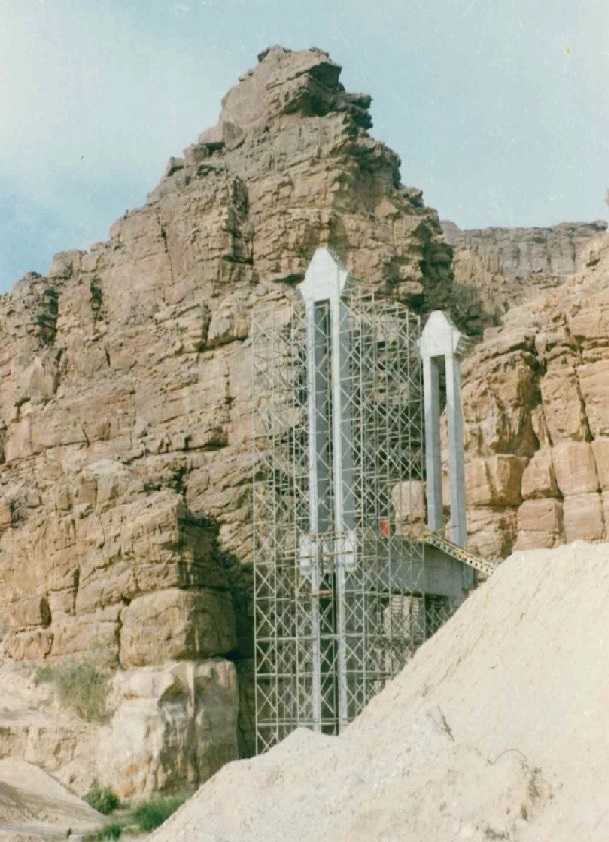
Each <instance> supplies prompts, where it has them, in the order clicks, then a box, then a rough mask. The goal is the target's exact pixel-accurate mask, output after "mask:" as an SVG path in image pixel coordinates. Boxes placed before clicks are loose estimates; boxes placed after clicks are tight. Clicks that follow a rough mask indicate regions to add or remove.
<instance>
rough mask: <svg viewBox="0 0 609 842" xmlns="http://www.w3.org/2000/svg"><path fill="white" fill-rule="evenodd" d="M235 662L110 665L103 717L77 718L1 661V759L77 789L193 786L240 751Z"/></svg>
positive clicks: (24, 672) (145, 791)
mask: <svg viewBox="0 0 609 842" xmlns="http://www.w3.org/2000/svg"><path fill="white" fill-rule="evenodd" d="M238 695H239V691H238V685H237V670H236V667H235V664H234V663H232V662H231V661H228V660H226V659H222V658H215V659H210V660H199V661H179V662H178V661H166V662H165V663H164V664H163V665H162V666H158V667H151V666H148V667H144V668H139V669H127V670H119V671H117V672H116V673H115V674H114V676H113V678H112V679H111V681H110V684H109V687H108V697H107V703H106V711H107V718H106V721H105V722H102V723H100V722H95V721H93V722H85V721H83V720H82V719H80V718H79V717H78V716H77V715H76V714H75V713H74V712H73V711H72V710H71V709H70V708H69V706H68V707H66V706H65V705H64V704H62V703H61V702H60V700H59V698H58V696H57V693H56V690H55V688H54V685H53V684H52V683H50V684H49V683H40V682H37V681H36V680H35V679H34V676H33V674H32V670H31V669H30V668H29V667H28V666H27V665H25V664H15V663H14V662H13V663H10V662H5V663H4V664H3V665H1V666H0V760H1V759H2V758H5V757H19V758H24V759H25V760H27V761H29V762H30V763H35V764H37V765H39V766H43V767H44V768H46V769H47V770H48V771H50V772H51V773H52V774H53V776H54V777H56V778H57V779H59V780H61V781H62V783H64V784H66V785H68V786H69V787H70V788H71V789H73V790H75V791H76V792H78V793H79V794H80V795H83V794H85V793H86V792H87V791H88V789H89V788H90V787H91V786H92V784H93V783H94V782H95V781H97V782H98V783H100V784H101V785H102V786H109V787H111V788H112V789H113V790H114V791H115V792H116V793H117V794H118V795H119V796H120V797H121V798H125V799H127V798H132V797H134V796H142V795H150V794H152V793H155V792H159V791H172V790H180V789H184V788H192V789H195V788H196V787H197V786H198V785H199V784H200V783H202V782H203V781H205V780H207V778H209V777H211V775H213V774H214V772H216V771H217V770H218V769H219V768H220V767H221V766H222V765H223V764H224V763H227V762H228V761H231V760H235V759H236V758H237V757H238V756H239V746H238V739H239V730H238V716H239V698H238Z"/></svg>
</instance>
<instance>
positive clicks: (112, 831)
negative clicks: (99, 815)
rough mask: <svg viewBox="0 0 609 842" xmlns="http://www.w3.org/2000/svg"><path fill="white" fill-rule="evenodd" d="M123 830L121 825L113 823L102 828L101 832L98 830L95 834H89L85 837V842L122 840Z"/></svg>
mask: <svg viewBox="0 0 609 842" xmlns="http://www.w3.org/2000/svg"><path fill="white" fill-rule="evenodd" d="M122 832H123V828H122V827H121V826H120V824H117V823H116V822H113V823H112V824H107V825H106V826H105V827H102V829H101V830H96V831H95V833H88V834H87V835H86V836H85V837H84V842H105V840H106V839H120V838H121V835H122Z"/></svg>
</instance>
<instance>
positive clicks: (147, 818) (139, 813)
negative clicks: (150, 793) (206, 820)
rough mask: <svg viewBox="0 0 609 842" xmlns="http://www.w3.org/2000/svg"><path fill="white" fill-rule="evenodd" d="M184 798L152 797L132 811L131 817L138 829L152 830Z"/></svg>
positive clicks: (166, 817)
mask: <svg viewBox="0 0 609 842" xmlns="http://www.w3.org/2000/svg"><path fill="white" fill-rule="evenodd" d="M184 801H185V798H179V797H174V798H152V799H151V800H150V801H144V802H143V803H142V804H139V805H138V806H137V807H136V808H135V809H134V811H133V819H134V821H135V823H136V824H137V825H138V827H139V828H140V830H145V831H147V830H154V829H155V828H157V827H159V825H162V824H163V822H164V821H166V820H167V819H168V818H169V816H171V815H172V814H173V813H175V811H176V810H177V809H178V807H181V806H182V804H183V803H184Z"/></svg>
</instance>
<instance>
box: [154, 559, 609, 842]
mask: <svg viewBox="0 0 609 842" xmlns="http://www.w3.org/2000/svg"><path fill="white" fill-rule="evenodd" d="M152 838H153V839H154V840H155V842H195V840H197V841H199V840H200V841H201V842H203V840H204V841H205V842H254V840H256V842H259V840H262V839H264V840H265V842H275V841H276V842H280V841H281V842H284V841H285V840H286V839H295V840H298V842H313V841H314V840H319V839H326V840H331V842H338V840H340V842H364V840H365V842H374V840H378V842H380V841H381V840H383V842H394V840H395V842H398V840H399V842H422V840H426V842H460V840H469V842H488V840H509V841H510V842H575V840H577V842H588V840H589V841H590V842H607V839H609V545H608V544H585V543H577V544H572V545H570V546H566V547H561V548H559V549H556V550H542V551H532V552H527V553H517V554H515V555H514V556H512V557H511V558H510V559H509V560H508V561H507V562H505V563H504V564H503V565H502V566H501V568H500V569H499V570H498V571H497V572H496V573H495V574H494V575H493V577H492V578H491V580H490V581H489V582H488V583H487V584H486V585H485V586H483V587H482V588H480V589H479V590H478V591H477V592H476V593H475V594H473V595H472V596H471V597H470V599H469V600H468V601H467V603H466V604H465V605H464V606H463V607H462V608H461V610H460V611H459V612H458V613H457V614H456V615H455V616H454V617H453V619H452V620H451V621H450V622H449V623H447V624H446V626H444V627H443V628H442V629H441V631H440V632H439V633H438V634H437V635H436V636H435V637H434V638H433V639H432V640H430V641H429V642H428V643H427V644H426V645H425V646H424V647H422V648H421V649H420V650H419V652H418V654H417V656H416V657H415V658H414V660H413V661H412V662H411V663H410V664H409V665H408V666H407V668H406V669H405V670H404V671H403V673H402V674H401V675H400V676H398V678H396V679H395V681H393V682H392V684H391V685H389V686H388V687H387V688H386V689H385V691H384V692H383V693H381V694H380V695H379V696H378V697H377V698H376V699H374V700H373V701H372V703H371V704H370V705H369V706H368V708H367V709H366V710H365V711H364V713H363V714H362V715H361V716H360V717H359V719H358V720H356V722H354V723H353V725H352V726H351V727H350V728H349V729H348V730H347V732H346V733H345V734H344V735H343V736H342V737H340V738H327V737H319V736H315V735H313V734H310V733H308V732H305V731H299V732H296V733H295V734H293V735H292V736H291V737H290V738H288V739H287V740H285V741H284V742H283V743H282V744H281V745H279V746H278V747H277V748H276V749H274V750H273V751H271V752H269V753H268V754H267V755H265V756H263V757H259V758H257V759H255V760H251V761H243V762H239V763H232V764H230V765H228V766H226V767H224V769H223V770H221V771H220V772H219V773H218V774H217V775H215V776H214V778H212V779H211V780H210V781H208V782H207V783H206V784H205V785H204V786H203V787H202V788H201V789H200V790H199V792H198V793H197V795H195V796H194V798H192V799H191V800H190V801H189V802H188V803H187V804H185V805H184V807H183V808H182V809H181V810H180V811H179V812H178V813H177V814H176V815H175V816H173V817H172V819H170V820H169V821H168V822H167V823H166V825H165V826H164V827H163V828H161V829H160V830H159V831H157V832H156V834H154V836H153V837H152Z"/></svg>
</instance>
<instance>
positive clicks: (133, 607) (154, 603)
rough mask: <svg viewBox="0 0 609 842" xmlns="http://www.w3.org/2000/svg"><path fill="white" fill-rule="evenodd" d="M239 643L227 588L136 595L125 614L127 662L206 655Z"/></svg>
mask: <svg viewBox="0 0 609 842" xmlns="http://www.w3.org/2000/svg"><path fill="white" fill-rule="evenodd" d="M235 647H236V630H235V617H234V612H233V605H232V598H231V596H230V594H229V593H227V592H225V591H211V590H204V591H182V590H178V589H177V588H170V589H168V590H165V591H157V592H155V593H151V594H145V595H144V596H140V597H138V598H137V599H134V600H133V602H131V603H130V605H128V606H127V608H125V609H124V611H123V612H122V615H121V629H120V660H121V665H122V666H123V667H135V666H144V665H148V664H161V663H163V661H166V660H176V659H185V660H193V659H194V660H196V659H204V658H209V657H211V656H214V655H225V654H227V653H228V652H231V651H232V650H234V649H235Z"/></svg>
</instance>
